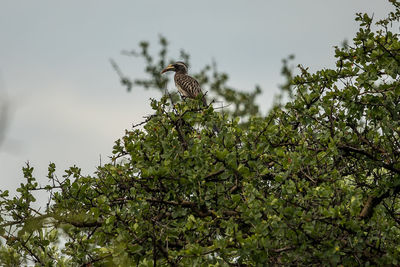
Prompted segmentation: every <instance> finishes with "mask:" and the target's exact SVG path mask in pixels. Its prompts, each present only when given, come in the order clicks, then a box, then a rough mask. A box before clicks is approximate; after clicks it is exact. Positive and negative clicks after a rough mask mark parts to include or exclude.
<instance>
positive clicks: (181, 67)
mask: <svg viewBox="0 0 400 267" xmlns="http://www.w3.org/2000/svg"><path fill="white" fill-rule="evenodd" d="M167 71H175V72H176V73H183V74H186V73H187V72H188V67H187V65H186V64H185V63H184V62H182V61H178V62H176V63H174V64H169V65H168V66H167V67H166V68H165V69H163V70H162V71H161V73H165V72H167Z"/></svg>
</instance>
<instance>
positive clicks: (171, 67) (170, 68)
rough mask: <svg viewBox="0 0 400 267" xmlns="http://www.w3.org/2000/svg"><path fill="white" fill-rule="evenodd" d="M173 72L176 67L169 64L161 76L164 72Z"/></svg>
mask: <svg viewBox="0 0 400 267" xmlns="http://www.w3.org/2000/svg"><path fill="white" fill-rule="evenodd" d="M171 70H175V67H174V65H172V64H169V65H168V66H167V67H166V68H165V69H163V70H162V71H161V74H163V73H164V72H167V71H171Z"/></svg>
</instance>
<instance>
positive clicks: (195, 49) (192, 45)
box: [0, 0, 390, 189]
mask: <svg viewBox="0 0 400 267" xmlns="http://www.w3.org/2000/svg"><path fill="white" fill-rule="evenodd" d="M389 10H390V5H389V4H388V2H387V1H384V0H336V1H322V0H302V1H267V0H263V1H261V0H248V1H235V0H218V1H216V0H214V1H212V0H202V1H188V0H185V1H183V0H177V1H175V0H170V1H154V0H153V1H133V0H130V1H128V0H114V1H103V0H84V1H82V0H80V1H77V0H69V1H54V0H25V1H23V0H0V97H2V98H3V99H4V96H6V95H7V98H8V101H9V104H10V105H11V107H12V109H11V115H12V116H11V117H10V119H11V120H10V123H9V127H8V128H7V132H6V134H7V136H6V139H5V141H4V143H3V144H2V145H1V147H0V188H1V189H5V188H9V189H14V188H15V187H16V186H17V185H18V184H19V183H20V182H21V181H22V172H21V167H22V166H23V165H24V162H26V161H30V162H31V165H32V166H34V167H35V169H36V172H35V174H36V176H37V178H38V179H39V181H46V180H45V178H44V177H45V174H46V170H47V166H48V163H49V162H50V161H51V162H55V163H56V165H57V167H58V171H57V174H58V175H59V176H61V175H62V170H63V169H65V168H67V167H68V166H71V165H74V164H76V165H78V166H80V167H82V169H83V173H87V174H90V173H92V172H93V171H94V169H95V167H96V165H97V164H98V163H99V155H100V154H101V155H102V159H103V162H105V161H107V156H108V155H111V148H112V146H113V142H114V141H115V140H116V139H117V138H119V137H121V136H122V135H123V134H124V131H125V129H130V128H131V125H132V123H137V122H140V121H141V120H142V117H143V116H145V115H148V114H149V113H150V112H151V111H150V108H149V101H148V99H149V97H160V95H159V94H158V93H156V92H149V91H141V90H133V92H131V93H127V92H126V91H125V89H124V88H123V87H121V86H120V84H119V80H118V77H117V76H116V74H115V73H114V71H113V70H112V68H111V66H110V64H109V61H108V60H109V58H114V59H115V60H116V61H117V62H119V63H120V64H121V67H122V68H123V70H124V72H125V73H127V74H130V75H131V76H135V77H140V75H141V74H142V69H143V62H142V61H140V60H135V59H132V58H128V57H124V56H122V55H121V54H120V51H121V50H126V49H133V48H136V47H137V44H138V42H139V41H141V40H149V41H151V42H152V43H154V45H155V44H156V41H157V39H158V35H159V34H162V35H164V36H165V37H167V38H168V40H169V41H170V43H171V46H170V52H171V55H172V56H176V55H178V53H179V49H181V48H183V49H185V50H186V51H187V52H189V53H190V54H191V59H192V60H191V64H192V65H191V67H192V69H193V70H197V69H199V68H201V67H202V66H204V64H206V63H209V62H210V61H211V60H212V59H215V60H216V61H217V63H218V66H219V69H220V70H222V71H226V72H228V73H229V74H230V84H231V85H233V86H235V87H239V88H242V89H246V88H249V89H251V88H253V86H254V84H256V83H257V84H260V85H261V87H262V88H263V89H264V93H263V95H262V97H260V99H259V103H260V104H261V105H262V108H263V111H266V110H267V109H268V107H269V106H270V104H271V102H272V98H273V95H274V94H275V93H276V92H277V91H278V90H277V85H278V84H279V83H281V82H282V81H283V80H282V78H281V76H280V67H281V59H282V58H284V57H286V56H287V55H289V54H291V53H293V54H295V55H296V60H295V62H296V63H301V64H303V65H305V66H311V69H318V68H322V67H332V65H333V62H334V58H333V51H334V50H333V48H332V47H333V46H334V45H339V44H340V43H341V42H342V41H343V40H344V39H349V40H351V38H352V37H353V36H354V34H355V33H356V31H357V29H358V26H357V23H356V22H355V21H354V17H355V13H356V12H369V13H371V14H372V13H374V14H375V17H378V18H379V17H382V16H384V15H385V14H386V13H387V12H388V11H389ZM153 51H156V50H153ZM169 89H171V90H174V86H173V84H172V83H170V85H169Z"/></svg>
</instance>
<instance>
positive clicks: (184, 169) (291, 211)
mask: <svg viewBox="0 0 400 267" xmlns="http://www.w3.org/2000/svg"><path fill="white" fill-rule="evenodd" d="M391 2H392V4H393V7H394V9H395V11H393V12H391V13H389V15H388V17H387V18H386V19H383V20H379V21H377V22H375V23H374V24H373V19H372V18H371V17H370V16H368V15H367V14H358V15H357V17H356V20H357V21H359V22H360V29H359V32H358V33H357V34H356V36H355V38H354V39H353V42H352V44H351V45H346V46H344V47H341V48H339V47H337V48H336V58H337V65H336V68H335V69H323V70H320V71H317V72H316V73H309V72H308V70H307V68H305V67H303V66H299V69H300V72H301V73H300V74H299V75H297V76H294V77H293V78H291V77H292V75H291V72H290V71H288V69H287V68H285V72H284V73H285V74H286V76H287V77H290V80H289V81H288V83H287V85H286V86H285V87H284V88H285V90H287V91H288V92H289V95H291V96H292V98H291V99H290V101H288V103H286V104H285V105H284V106H280V105H276V106H275V107H274V108H273V109H272V110H271V111H270V112H269V114H268V115H267V116H261V115H256V116H251V117H250V118H249V121H248V123H247V124H245V125H240V124H239V119H238V117H237V115H240V114H234V112H233V113H229V114H228V113H224V114H222V113H219V112H215V111H214V109H213V107H212V106H209V107H207V108H204V107H200V105H199V104H200V102H199V100H188V101H186V102H174V104H171V102H170V97H169V96H167V95H166V96H164V97H162V98H161V99H160V100H153V101H152V102H151V106H152V108H153V110H154V114H153V115H151V116H150V117H149V118H148V119H147V120H146V121H145V122H144V123H143V124H142V125H143V128H144V129H139V128H137V127H136V128H134V129H133V130H132V131H127V132H126V134H125V136H123V137H122V138H121V139H120V140H117V141H116V143H115V146H114V148H113V157H112V159H111V161H110V162H109V163H107V164H106V165H104V166H99V167H98V170H97V172H96V173H94V174H93V175H91V176H83V175H81V172H80V169H79V168H77V167H72V168H70V169H69V170H67V171H66V173H65V175H63V179H58V177H57V176H56V175H55V166H54V164H50V166H49V174H48V178H49V184H48V185H46V186H44V187H40V186H39V185H38V184H37V182H36V180H35V178H34V176H33V168H32V167H31V166H29V165H27V166H26V167H25V168H24V176H25V178H26V183H25V184H23V185H21V187H20V188H19V189H18V192H19V194H20V195H19V196H17V197H14V198H9V197H8V192H7V191H3V192H2V193H1V195H0V197H1V199H2V200H1V202H0V209H1V222H0V223H1V228H0V231H1V236H2V237H3V239H4V241H5V242H3V243H2V246H1V250H0V253H1V255H0V262H1V263H2V264H4V265H19V264H22V263H26V261H27V260H30V261H34V262H36V264H37V265H54V264H55V262H57V264H59V265H61V266H63V265H86V266H89V265H96V266H97V265H98V266H104V265H110V266H111V265H121V266H125V265H140V266H148V265H149V266H151V265H154V266H155V265H157V266H163V265H174V266H175V265H176V266H191V265H215V266H217V265H218V266H220V265H221V266H229V265H233V266H236V265H237V266H239V265H251V266H253V265H257V264H258V265H262V264H269V265H273V264H276V265H286V264H293V265H310V264H314V265H320V264H324V265H325V264H326V265H328V264H332V265H338V264H341V265H354V264H365V265H368V264H371V265H378V264H379V265H397V264H399V260H398V259H399V258H400V255H399V254H400V245H399V243H398V237H399V235H400V217H399V209H400V204H399V192H400V161H399V160H400V140H399V134H400V116H399V112H400V110H399V109H400V105H399V102H400V83H399V73H400V53H399V51H400V42H399V38H398V37H399V36H398V33H394V32H392V31H391V26H392V25H396V23H398V22H399V20H400V3H398V2H396V1H391ZM374 25H375V26H376V27H377V29H376V30H372V28H373V26H374ZM163 56H164V55H163ZM147 63H148V64H149V65H148V66H149V67H152V66H153V67H154V69H148V70H150V74H151V75H150V76H151V77H152V78H151V79H150V80H146V81H148V82H149V84H151V86H153V85H154V84H156V83H157V82H161V83H160V85H162V86H158V85H157V86H158V88H164V84H163V82H162V81H160V79H163V78H160V76H157V75H158V70H160V69H161V67H160V66H159V65H157V66H154V65H152V61H151V60H150V61H148V62H147ZM163 65H165V64H163ZM152 75H153V76H152ZM208 81H209V80H208ZM136 84H137V85H143V86H146V84H147V83H143V84H140V82H136ZM222 95H224V94H222ZM233 95H235V96H237V95H236V94H235V93H233ZM244 115H250V114H244ZM251 115H253V114H251ZM214 124H216V125H217V126H218V127H219V129H220V132H219V133H218V134H215V133H214V132H213V131H212V127H213V125H214ZM37 190H43V191H47V192H48V194H49V198H50V200H51V201H50V203H49V205H48V206H47V208H46V210H45V211H43V212H40V211H39V210H37V209H34V208H33V206H32V204H33V203H34V201H35V199H34V197H33V195H32V192H34V191H37ZM59 242H61V245H60V243H59Z"/></svg>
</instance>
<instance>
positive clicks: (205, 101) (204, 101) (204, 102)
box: [202, 95, 208, 107]
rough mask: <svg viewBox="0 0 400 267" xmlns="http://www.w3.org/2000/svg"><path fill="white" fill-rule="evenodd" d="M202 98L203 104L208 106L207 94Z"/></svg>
mask: <svg viewBox="0 0 400 267" xmlns="http://www.w3.org/2000/svg"><path fill="white" fill-rule="evenodd" d="M202 100H203V106H204V107H207V106H208V105H207V100H206V96H205V95H203V96H202Z"/></svg>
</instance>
